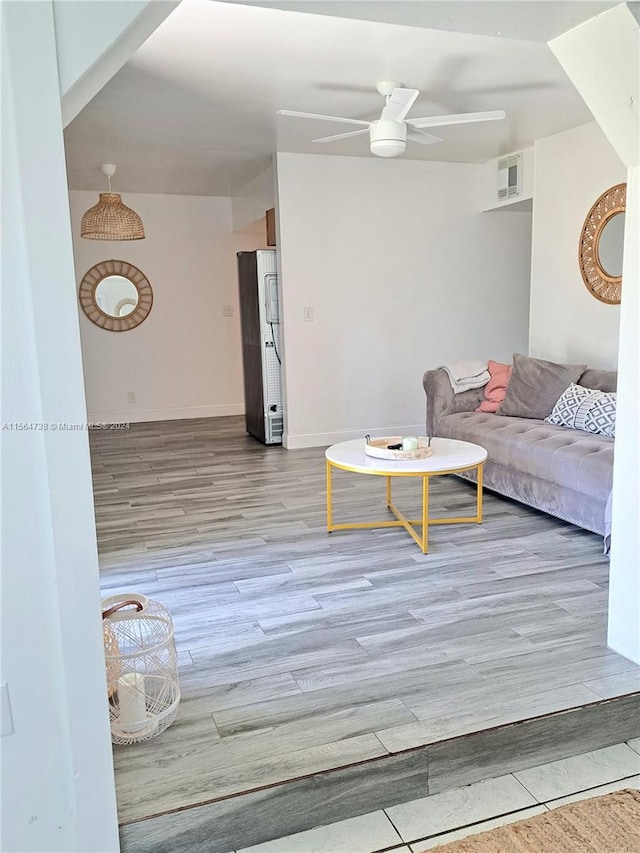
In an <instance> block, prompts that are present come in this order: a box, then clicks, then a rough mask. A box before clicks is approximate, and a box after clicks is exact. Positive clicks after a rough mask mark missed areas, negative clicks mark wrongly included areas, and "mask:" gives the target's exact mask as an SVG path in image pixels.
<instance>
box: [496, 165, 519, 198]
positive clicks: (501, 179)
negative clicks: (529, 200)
mask: <svg viewBox="0 0 640 853" xmlns="http://www.w3.org/2000/svg"><path fill="white" fill-rule="evenodd" d="M520 195H522V154H509V156H508V157H501V158H500V160H498V201H507V200H508V199H512V198H518V196H520Z"/></svg>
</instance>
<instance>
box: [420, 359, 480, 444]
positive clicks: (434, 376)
mask: <svg viewBox="0 0 640 853" xmlns="http://www.w3.org/2000/svg"><path fill="white" fill-rule="evenodd" d="M422 384H423V385H424V393H425V394H426V395H427V435H439V430H438V422H439V420H440V418H441V417H443V416H444V415H452V414H454V412H472V411H473V410H474V409H477V408H478V406H479V405H480V403H481V402H482V401H483V400H484V387H483V388H473V389H471V391H463V392H462V393H461V394H454V393H453V388H452V387H451V382H450V381H449V377H448V375H447V372H446V371H445V370H442V368H439V369H438V370H427V372H426V373H425V374H424V378H423V381H422Z"/></svg>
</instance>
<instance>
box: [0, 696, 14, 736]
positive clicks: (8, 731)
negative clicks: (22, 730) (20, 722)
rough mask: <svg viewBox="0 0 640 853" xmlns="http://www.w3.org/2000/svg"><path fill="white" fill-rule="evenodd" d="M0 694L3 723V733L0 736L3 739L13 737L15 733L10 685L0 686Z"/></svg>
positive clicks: (0, 718) (1, 719) (0, 717)
mask: <svg viewBox="0 0 640 853" xmlns="http://www.w3.org/2000/svg"><path fill="white" fill-rule="evenodd" d="M0 693H1V694H2V706H1V708H0V722H1V723H2V731H1V732H0V734H1V735H2V737H4V736H5V735H12V734H13V732H14V728H13V715H12V713H11V702H10V700H9V685H8V684H6V683H5V684H0Z"/></svg>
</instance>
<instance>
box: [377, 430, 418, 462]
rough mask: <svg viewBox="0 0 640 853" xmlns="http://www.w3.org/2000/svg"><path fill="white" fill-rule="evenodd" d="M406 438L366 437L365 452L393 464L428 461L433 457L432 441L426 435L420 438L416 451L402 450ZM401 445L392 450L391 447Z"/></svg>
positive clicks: (397, 436) (392, 436)
mask: <svg viewBox="0 0 640 853" xmlns="http://www.w3.org/2000/svg"><path fill="white" fill-rule="evenodd" d="M404 437H405V436H402V435H391V436H388V437H387V438H371V437H370V436H368V435H367V436H365V443H364V452H365V453H366V454H367V456H374V457H375V458H376V459H387V460H390V461H392V462H410V461H412V460H414V459H426V458H427V457H428V456H431V454H432V453H433V449H432V447H431V441H430V439H428V438H427V437H426V436H425V435H420V436H418V446H417V448H416V449H415V450H402V440H403V438H404ZM398 444H399V445H400V448H397V449H396V448H394V449H391V448H390V447H389V445H392V446H393V445H398Z"/></svg>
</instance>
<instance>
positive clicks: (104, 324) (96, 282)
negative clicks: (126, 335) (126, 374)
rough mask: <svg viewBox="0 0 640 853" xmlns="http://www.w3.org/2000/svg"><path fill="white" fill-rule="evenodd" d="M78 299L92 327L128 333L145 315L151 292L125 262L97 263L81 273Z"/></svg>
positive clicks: (142, 277)
mask: <svg viewBox="0 0 640 853" xmlns="http://www.w3.org/2000/svg"><path fill="white" fill-rule="evenodd" d="M78 299H79V300H80V306H81V307H82V310H83V311H84V313H85V314H86V315H87V317H88V318H89V319H90V320H91V322H92V323H95V324H96V326H100V328H101V329H106V330H107V331H108V332H128V331H129V330H130V329H135V328H136V326H139V325H140V323H144V321H145V320H146V319H147V317H148V316H149V313H150V311H151V308H152V306H153V290H152V289H151V285H150V284H149V279H148V278H147V277H146V275H145V274H144V273H143V272H142V270H139V269H138V267H135V266H134V265H133V264H130V263H129V262H128V261H116V260H110V261H101V262H100V263H99V264H95V265H94V266H92V267H91V269H90V270H88V271H87V272H86V273H85V274H84V276H83V278H82V281H81V282H80V291H79V293H78Z"/></svg>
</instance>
